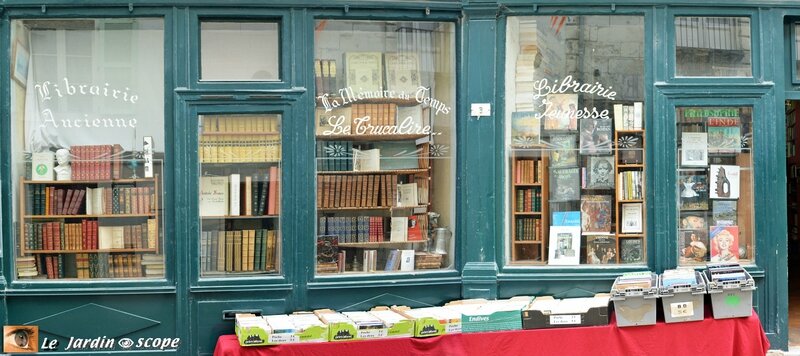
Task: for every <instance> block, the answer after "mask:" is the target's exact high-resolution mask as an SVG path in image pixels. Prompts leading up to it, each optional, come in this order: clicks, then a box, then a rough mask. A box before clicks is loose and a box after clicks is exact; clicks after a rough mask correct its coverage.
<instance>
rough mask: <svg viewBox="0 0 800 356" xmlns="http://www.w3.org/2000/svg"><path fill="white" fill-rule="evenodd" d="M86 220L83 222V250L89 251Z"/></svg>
mask: <svg viewBox="0 0 800 356" xmlns="http://www.w3.org/2000/svg"><path fill="white" fill-rule="evenodd" d="M86 242H87V241H86V220H81V249H82V250H88V249H89V245H88V244H87V243H86Z"/></svg>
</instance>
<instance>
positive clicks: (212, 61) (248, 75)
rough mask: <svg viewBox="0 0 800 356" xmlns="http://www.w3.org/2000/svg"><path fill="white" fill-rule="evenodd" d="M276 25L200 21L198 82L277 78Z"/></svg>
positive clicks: (278, 73) (267, 23) (278, 55)
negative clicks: (199, 80)
mask: <svg viewBox="0 0 800 356" xmlns="http://www.w3.org/2000/svg"><path fill="white" fill-rule="evenodd" d="M278 39H279V36H278V23H276V22H255V21H236V22H233V21H231V22H226V21H202V22H200V65H201V68H200V79H201V80H220V81H224V80H236V81H269V80H279V79H280V60H279V58H280V46H279V45H278Z"/></svg>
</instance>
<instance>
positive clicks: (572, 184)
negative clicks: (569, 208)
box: [550, 167, 581, 202]
mask: <svg viewBox="0 0 800 356" xmlns="http://www.w3.org/2000/svg"><path fill="white" fill-rule="evenodd" d="M580 188H581V181H580V172H579V168H578V167H572V168H556V169H551V170H550V201H554V202H565V201H574V200H580Z"/></svg>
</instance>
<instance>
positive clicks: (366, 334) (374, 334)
mask: <svg viewBox="0 0 800 356" xmlns="http://www.w3.org/2000/svg"><path fill="white" fill-rule="evenodd" d="M388 334H389V331H388V330H387V329H369V330H359V331H358V338H359V339H377V338H382V337H386V335H388Z"/></svg>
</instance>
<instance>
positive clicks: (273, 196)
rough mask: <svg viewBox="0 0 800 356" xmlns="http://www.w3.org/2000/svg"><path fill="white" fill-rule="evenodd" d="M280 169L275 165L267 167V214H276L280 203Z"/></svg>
mask: <svg viewBox="0 0 800 356" xmlns="http://www.w3.org/2000/svg"><path fill="white" fill-rule="evenodd" d="M279 184H280V169H279V168H278V167H277V166H271V167H269V206H268V209H267V215H276V214H278V212H279V207H278V205H279V204H280V202H281V201H280V198H279V194H280V186H279Z"/></svg>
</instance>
